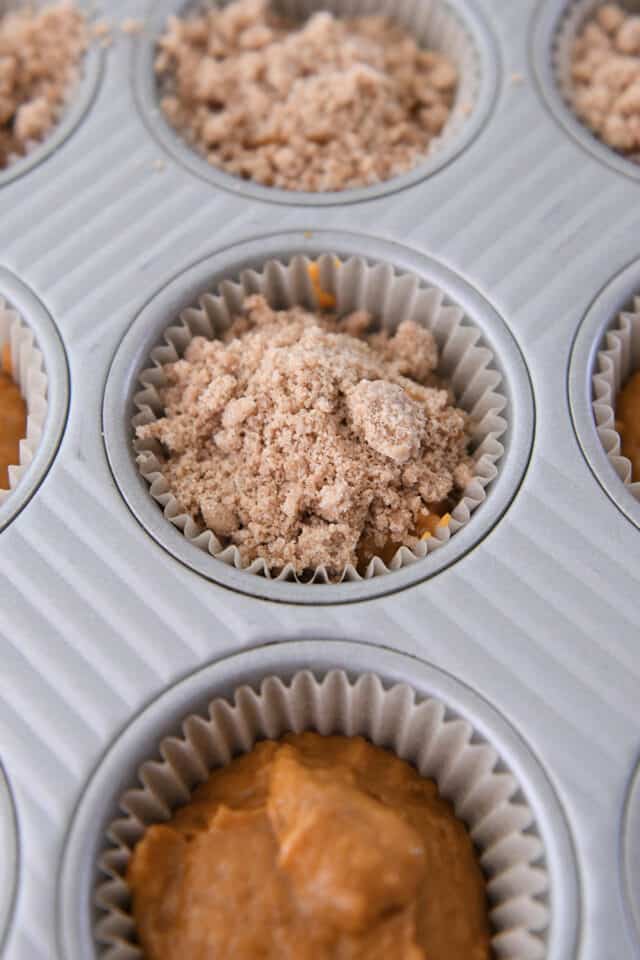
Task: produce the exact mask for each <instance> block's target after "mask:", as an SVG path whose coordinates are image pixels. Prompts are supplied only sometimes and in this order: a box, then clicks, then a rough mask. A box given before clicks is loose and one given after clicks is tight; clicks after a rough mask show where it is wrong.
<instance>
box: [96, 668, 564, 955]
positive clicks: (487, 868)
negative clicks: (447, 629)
mask: <svg viewBox="0 0 640 960" xmlns="http://www.w3.org/2000/svg"><path fill="white" fill-rule="evenodd" d="M309 729H312V730H316V731H317V732H319V733H321V734H330V733H336V734H344V735H346V736H355V735H361V736H364V737H366V738H367V739H368V740H370V741H372V742H373V743H374V744H376V745H378V746H381V747H384V748H386V749H389V750H392V751H393V752H394V753H396V754H397V755H398V756H400V757H401V758H403V759H405V760H407V761H409V762H411V763H413V764H414V766H415V767H416V768H417V770H418V771H419V773H420V774H421V775H422V776H424V777H429V778H433V779H434V780H435V781H436V782H437V784H438V787H439V790H440V792H441V794H442V795H443V796H444V797H446V798H447V799H449V800H450V801H451V802H452V804H453V807H454V810H455V812H456V814H457V816H459V817H460V818H461V819H462V820H464V821H465V823H466V824H467V826H468V828H469V830H470V833H471V837H472V839H473V841H474V843H475V845H476V848H477V850H478V854H479V858H480V863H481V865H482V867H483V870H484V872H485V875H486V877H487V893H488V900H489V908H490V919H491V923H492V927H493V931H494V936H493V941H492V942H493V949H494V951H495V954H496V957H518V960H538V958H540V960H541V958H544V956H545V953H546V949H545V931H546V930H547V927H548V924H549V910H548V905H547V901H546V896H547V892H548V888H549V878H548V873H547V868H546V863H545V857H544V848H543V844H542V841H541V839H540V836H539V833H538V829H537V826H536V823H535V819H534V816H533V813H532V811H531V809H530V807H529V805H528V804H527V802H526V800H525V799H524V797H523V794H522V791H521V788H520V786H519V784H518V781H517V780H516V778H515V777H514V776H513V774H511V773H510V772H509V771H508V770H506V769H505V766H504V764H503V762H502V760H501V758H500V757H499V755H498V753H497V751H496V750H495V749H494V748H493V747H492V746H491V745H490V744H489V743H487V742H486V741H485V740H484V739H483V738H482V737H481V736H480V735H479V733H478V732H477V731H476V730H474V728H473V726H472V724H471V723H469V722H468V721H467V720H464V719H461V718H460V717H458V716H456V715H453V714H452V713H451V712H450V711H449V710H448V709H447V707H446V705H445V704H444V703H443V702H441V701H439V700H437V699H435V698H426V699H422V700H419V699H418V698H417V697H416V694H415V692H414V691H413V690H412V689H411V688H410V687H409V686H407V685H405V684H396V685H394V686H391V687H390V688H385V687H384V686H383V684H382V682H381V681H380V679H379V678H378V677H377V676H375V675H373V674H367V675H364V676H361V677H359V678H358V679H357V680H355V681H353V680H350V679H349V677H348V676H347V674H346V673H344V672H343V671H342V670H334V671H331V672H330V673H328V674H326V675H325V676H324V678H323V679H321V680H318V679H316V677H315V676H314V675H313V674H312V673H311V672H309V671H301V672H298V673H296V674H295V675H294V676H293V678H292V679H291V681H290V682H287V683H285V682H283V681H282V680H281V679H280V678H278V677H275V676H270V677H268V678H267V679H265V680H264V681H263V682H262V684H261V685H260V688H259V690H258V691H257V692H256V691H254V690H253V689H252V688H251V687H248V686H244V687H240V688H239V689H237V690H236V691H235V694H234V696H233V699H232V700H224V699H217V700H214V701H212V702H211V703H210V704H209V708H208V716H207V717H204V716H199V715H191V716H189V717H187V719H186V720H185V721H184V723H183V725H182V736H181V737H171V738H168V739H166V740H164V741H163V742H162V743H161V745H160V755H161V757H162V760H161V761H158V760H151V759H150V760H149V761H148V762H147V763H144V764H143V765H142V766H141V767H140V769H139V772H138V776H139V780H140V783H141V784H142V786H141V787H138V788H136V789H132V790H129V791H127V792H126V793H125V794H124V796H123V797H122V798H121V801H120V807H121V809H122V811H123V813H124V816H123V817H120V818H119V819H117V820H115V821H114V822H112V823H111V824H110V825H109V827H108V830H107V837H108V843H109V847H108V849H107V850H106V852H104V854H103V855H102V857H101V859H100V864H99V866H100V870H101V872H102V873H103V874H104V875H106V878H107V879H105V880H103V881H102V882H100V884H99V886H98V889H97V891H96V903H97V906H98V907H99V909H100V911H101V917H100V919H99V920H98V922H97V925H96V929H95V936H96V939H97V941H98V942H99V943H100V944H102V945H103V946H105V947H106V949H105V951H104V958H105V960H133V958H140V956H141V952H140V949H139V947H138V946H137V945H136V942H135V924H134V921H133V918H132V915H131V898H130V894H129V890H128V887H127V884H126V880H125V876H126V870H127V865H128V862H129V859H130V856H131V852H132V850H133V848H134V846H135V844H136V843H137V842H138V840H140V838H141V837H142V835H143V834H144V832H145V830H146V828H147V827H148V826H150V825H151V824H153V823H158V822H163V821H166V820H168V819H169V817H170V816H171V813H172V811H173V810H174V809H175V808H176V807H177V806H180V805H182V804H184V803H186V802H188V801H189V798H190V796H191V793H192V792H193V790H194V789H195V787H196V786H197V785H198V784H200V783H202V782H203V781H204V780H206V779H207V777H208V775H209V773H210V772H211V771H212V770H214V769H215V768H217V767H219V766H221V765H225V764H227V763H229V762H230V760H231V759H232V757H234V756H236V755H238V754H241V753H247V752H248V751H250V750H251V748H252V747H253V746H254V744H255V743H256V742H257V741H258V740H260V739H265V738H271V739H277V738H279V737H281V736H283V735H284V734H285V733H287V732H300V731H303V730H309Z"/></svg>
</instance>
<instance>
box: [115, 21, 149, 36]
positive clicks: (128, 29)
mask: <svg viewBox="0 0 640 960" xmlns="http://www.w3.org/2000/svg"><path fill="white" fill-rule="evenodd" d="M120 29H121V31H122V33H128V34H129V35H130V36H133V35H135V34H137V33H142V31H143V30H144V24H143V22H142V20H136V19H135V18H134V17H126V18H125V19H124V20H123V21H122V23H121V24H120Z"/></svg>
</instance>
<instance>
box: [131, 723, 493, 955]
mask: <svg viewBox="0 0 640 960" xmlns="http://www.w3.org/2000/svg"><path fill="white" fill-rule="evenodd" d="M127 879H128V883H129V886H130V888H131V891H132V895H133V910H134V916H135V922H136V927H137V931H138V936H139V940H140V942H141V944H142V947H143V950H144V955H145V957H146V960H185V958H188V960H214V958H215V960H256V958H258V957H260V958H267V960H338V958H339V960H389V958H390V957H393V958H394V960H487V958H489V957H490V955H491V948H490V942H489V940H490V935H489V922H488V915H487V903H486V894H485V883H484V879H483V876H482V872H481V870H480V867H479V865H478V862H477V860H476V857H475V854H474V850H473V846H472V843H471V839H470V837H469V835H468V833H467V831H466V829H465V827H464V825H463V824H462V822H461V821H460V820H458V819H457V818H456V817H455V815H454V813H453V811H452V808H451V806H450V804H449V803H448V802H447V801H445V800H443V799H442V798H440V796H439V795H438V790H437V787H436V785H435V783H434V782H433V781H430V780H425V779H423V778H422V777H420V776H419V774H418V773H417V772H416V771H415V770H414V769H413V768H412V767H411V766H409V764H407V763H405V762H404V761H402V760H400V759H398V758H397V757H396V756H394V755H393V754H391V753H389V752H387V751H385V750H382V749H380V748H378V747H374V746H372V745H371V744H369V743H367V742H366V741H365V740H363V739H361V738H359V737H355V738H348V737H321V736H319V735H318V734H314V733H304V734H298V735H289V736H287V737H285V738H284V740H282V741H278V742H274V741H264V742H262V743H260V744H258V745H257V746H256V747H255V748H254V750H253V751H252V752H251V753H249V754H247V755H246V756H243V757H240V758H238V759H236V760H234V761H233V762H232V763H230V764H229V765H228V766H227V767H224V768H221V769H219V770H216V771H214V773H213V774H212V775H211V776H210V777H209V779H208V780H207V782H206V783H204V784H203V785H202V786H200V787H199V788H198V789H197V790H196V791H195V792H194V794H193V796H192V799H191V801H190V802H189V803H188V804H186V805H185V806H184V807H182V808H181V809H180V810H178V811H177V813H175V815H174V816H173V817H172V819H171V820H170V821H169V822H167V823H163V824H157V825H154V826H152V827H150V828H149V829H148V830H147V831H146V833H145V834H144V836H143V838H142V840H141V841H140V842H139V843H138V845H137V846H136V848H135V850H134V853H133V856H132V858H131V861H130V864H129V869H128V874H127Z"/></svg>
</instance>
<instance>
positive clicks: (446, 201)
mask: <svg viewBox="0 0 640 960" xmlns="http://www.w3.org/2000/svg"><path fill="white" fill-rule="evenodd" d="M475 2H476V3H477V5H478V6H479V7H480V8H481V9H482V10H483V11H484V13H485V15H486V17H487V19H488V20H489V21H490V23H491V25H492V28H493V30H494V32H495V34H496V37H497V38H498V40H499V43H500V47H501V51H502V84H501V89H500V93H499V97H498V102H497V104H496V107H495V110H494V112H493V115H492V117H491V119H490V121H489V123H488V125H487V126H486V127H485V129H484V130H483V132H482V133H481V134H480V136H479V138H478V139H477V140H476V141H475V143H474V144H473V145H472V146H471V147H470V148H469V149H468V150H467V151H466V152H465V153H464V154H463V155H462V156H461V157H459V158H458V159H457V160H456V161H455V162H454V163H452V164H451V165H450V166H448V167H447V168H446V169H444V170H442V171H440V172H439V173H438V174H437V175H435V176H433V177H432V178H431V179H429V180H427V181H425V182H424V183H423V184H421V185H418V186H415V187H412V188H410V189H408V190H406V191H404V192H401V193H398V194H395V195H393V196H391V197H389V198H387V199H384V198H383V199H380V200H373V201H370V202H367V203H361V204H357V205H355V206H344V207H336V208H324V209H320V208H317V209H313V210H309V209H306V210H304V209H296V208H295V207H286V206H275V205H271V204H266V203H259V202H255V201H252V202H247V201H245V200H244V199H243V198H242V197H241V196H239V195H233V194H231V193H222V192H218V191H217V190H216V189H215V188H214V187H212V186H211V185H210V184H207V183H204V182H201V181H200V180H198V179H196V178H195V177H194V176H193V175H191V174H190V173H188V172H187V171H185V170H183V169H181V168H180V167H178V166H177V165H176V164H175V162H174V161H173V160H171V159H170V158H168V157H166V156H164V155H163V154H162V153H161V150H160V148H159V147H158V146H157V144H156V143H155V142H154V141H153V140H152V139H151V137H150V136H149V134H148V133H147V131H146V129H145V127H144V124H143V122H142V120H141V119H140V117H139V115H138V114H137V112H136V108H135V104H134V100H133V94H132V91H131V89H130V87H129V85H128V72H129V67H130V58H131V48H132V44H133V43H134V42H135V41H133V40H132V39H131V38H130V37H125V36H119V37H118V38H117V40H116V42H115V43H114V45H113V47H112V48H111V49H110V50H108V51H107V55H106V63H105V74H104V77H103V80H102V84H101V87H100V90H99V93H98V100H97V102H96V104H94V107H93V109H92V110H91V111H90V112H89V114H88V116H87V117H86V119H85V121H84V122H83V123H82V124H81V125H80V127H79V128H78V130H77V131H76V132H75V134H74V135H73V136H72V137H71V139H70V140H69V141H67V142H66V143H65V144H64V145H63V146H62V147H61V149H60V150H59V151H58V152H56V153H55V154H54V155H53V156H51V157H50V158H49V159H48V160H47V161H46V163H44V164H43V165H42V166H40V167H38V168H36V169H34V170H33V171H31V172H30V173H29V174H28V175H26V176H25V177H23V178H21V179H20V180H18V181H16V182H15V183H14V184H12V185H11V186H9V187H7V188H5V189H3V190H2V191H1V192H0V213H1V215H2V223H3V244H2V249H1V251H0V262H1V263H2V265H3V266H5V267H7V268H8V269H10V270H12V271H13V272H14V273H16V274H17V275H18V276H19V277H20V279H21V280H22V281H24V282H25V283H26V284H27V285H28V286H29V287H31V289H32V290H33V291H34V292H35V293H36V295H37V296H38V297H39V298H40V299H41V300H42V302H43V303H44V305H45V307H46V308H47V309H48V311H49V312H50V313H51V315H52V317H53V318H54V320H55V321H56V323H57V324H58V327H59V329H60V332H61V334H62V338H63V341H64V344H65V347H66V350H67V352H68V356H69V366H70V378H71V404H70V412H69V421H68V425H67V429H66V432H65V435H64V438H63V441H62V446H61V449H60V451H59V455H58V457H57V459H56V461H55V463H54V465H53V467H52V469H51V471H50V472H49V474H48V475H47V477H46V479H45V481H44V483H43V485H42V486H41V488H40V489H39V491H38V492H37V494H36V495H35V496H34V498H33V499H32V500H31V502H30V503H29V505H28V506H27V507H26V508H25V510H24V511H23V512H22V513H21V514H20V516H19V517H18V518H17V519H16V520H15V521H14V522H13V523H12V524H11V525H10V526H9V527H7V529H6V530H4V531H3V532H2V534H1V535H0V609H1V610H2V613H3V616H2V618H1V621H0V652H1V655H2V669H1V670H0V758H1V760H2V763H3V765H4V768H5V770H6V773H7V776H8V779H9V781H10V784H11V788H12V791H13V796H14V800H15V805H16V808H17V816H18V823H19V832H20V852H21V864H20V870H21V876H20V889H19V894H18V899H17V903H16V908H15V912H14V917H13V923H12V926H11V930H10V933H9V938H8V941H7V944H6V956H7V957H8V958H9V960H40V958H43V960H52V958H54V957H57V958H58V960H65V958H63V957H62V956H61V955H60V954H59V953H57V947H56V893H57V872H58V868H59V857H60V852H61V849H62V844H63V841H64V837H65V832H66V830H67V828H68V824H69V819H70V817H71V814H72V811H73V809H74V806H75V804H76V803H77V801H78V798H79V796H80V792H81V790H82V788H83V785H84V783H85V782H86V780H87V778H88V777H89V774H90V773H91V771H92V769H93V768H94V766H95V764H96V763H97V762H98V760H99V758H100V756H101V754H102V753H103V751H104V750H105V749H106V747H107V745H108V744H109V743H110V742H111V741H112V740H113V738H114V737H115V736H116V734H117V733H118V732H119V731H120V730H121V729H122V728H123V727H124V726H125V725H126V724H127V722H128V721H129V720H130V719H131V717H132V716H133V715H134V714H135V713H136V712H138V711H139V710H140V708H141V707H142V706H143V705H144V704H145V703H147V702H148V701H149V700H150V699H151V698H153V697H154V696H155V695H157V694H158V693H159V692H160V691H161V690H162V689H164V687H165V686H166V685H167V684H168V683H169V682H170V681H173V680H175V679H177V678H179V677H182V676H184V675H186V674H187V673H189V672H191V671H192V670H194V669H195V668H197V667H199V666H201V665H202V664H203V663H205V662H207V661H210V660H213V659H216V658H218V657H221V656H222V655H223V654H228V653H231V652H233V651H237V650H239V649H242V648H245V647H247V646H250V645H252V644H257V643H263V642H265V641H270V640H277V639H284V638H302V637H305V636H314V637H317V636H323V635H324V636H327V637H340V638H346V639H352V640H369V641H372V642H376V643H382V644H385V645H388V646H393V647H396V648H398V649H399V650H403V651H406V652H409V653H413V654H417V655H418V656H419V657H421V658H423V659H425V660H429V661H431V662H433V663H435V664H437V665H438V666H439V667H441V668H443V669H445V670H448V671H450V672H451V673H453V674H455V675H456V676H457V677H458V678H459V679H461V680H462V681H464V682H466V683H468V684H470V685H471V686H473V687H474V688H475V689H476V690H477V691H478V692H480V693H481V694H482V695H483V696H484V697H486V698H487V699H488V700H489V701H490V702H491V703H493V704H494V705H495V706H497V707H498V709H499V710H500V711H502V712H503V713H504V714H505V715H506V717H507V718H508V719H509V720H510V722H511V723H512V724H513V725H514V726H515V727H516V728H517V729H518V730H519V731H520V732H521V734H522V735H523V736H524V737H525V738H526V740H527V741H528V743H529V745H530V746H531V748H532V749H533V751H534V752H535V753H536V754H537V756H538V757H539V758H540V760H541V762H542V764H543V766H544V768H545V769H546V771H547V772H548V775H549V777H550V779H551V781H552V783H553V785H554V786H555V788H556V790H557V792H558V794H559V797H560V799H561V801H562V803H563V804H564V806H565V810H566V813H567V817H568V819H569V822H570V825H571V829H572V831H573V837H574V842H575V845H576V853H577V860H578V865H579V869H580V878H581V885H582V896H583V904H582V908H583V927H582V937H581V945H580V952H579V958H580V960H630V958H632V957H634V956H636V955H637V954H638V952H639V951H640V947H638V946H637V945H636V946H634V944H633V942H632V940H631V935H630V927H629V925H628V923H627V916H626V913H625V909H624V905H623V896H622V881H621V879H620V871H619V865H618V863H617V860H616V858H617V855H618V850H619V835H620V824H621V818H622V814H623V806H624V797H625V790H626V787H627V784H628V782H629V779H630V777H631V773H632V770H633V767H634V765H635V763H636V762H637V759H638V754H639V752H640V721H639V710H638V707H639V702H640V654H639V652H638V639H639V623H640V615H639V612H638V601H637V596H638V591H639V588H640V563H639V561H638V556H639V549H640V547H639V540H638V531H637V530H636V529H635V528H634V527H633V526H632V525H631V524H630V523H629V522H628V521H627V520H626V519H625V517H624V516H623V515H622V514H621V513H620V512H619V511H618V510H617V509H616V507H615V506H614V505H613V504H612V503H611V501H610V500H609V499H608V498H607V497H606V495H605V494H604V493H603V492H602V490H601V489H600V487H599V486H598V484H597V482H596V481H595V479H594V477H593V475H592V474H591V472H590V469H589V467H588V466H587V464H586V462H585V460H584V458H583V456H582V453H581V451H580V449H579V447H578V444H577V441H576V439H575V436H574V433H573V429H572V425H571V419H570V415H569V409H568V401H567V368H568V362H569V355H570V349H571V343H572V339H573V336H574V334H575V331H576V328H577V325H578V324H579V322H580V319H581V317H582V316H583V314H584V313H585V311H586V308H587V306H588V305H589V303H590V302H591V300H592V299H593V297H594V295H595V293H596V292H597V290H599V289H600V288H601V287H602V286H603V285H604V284H605V283H606V282H607V281H608V279H609V278H610V277H611V276H613V275H614V274H615V273H616V272H617V271H618V270H619V269H620V268H621V267H622V266H624V265H625V264H626V263H628V262H629V261H630V259H632V258H633V257H634V256H636V255H639V256H640V241H639V239H638V238H639V237H640V203H639V202H638V199H639V194H638V190H639V189H640V188H639V186H638V184H637V183H635V182H633V181H632V180H630V179H628V178H626V177H624V176H622V175H621V174H619V173H617V172H616V171H615V170H613V169H612V168H610V167H607V166H604V165H602V164H600V163H599V162H598V161H597V160H596V159H595V158H594V157H593V156H592V155H590V154H588V153H586V152H585V151H584V150H583V149H582V148H581V147H580V146H579V145H578V144H577V143H575V142H574V141H573V140H571V139H570V138H569V137H568V136H567V135H566V133H565V132H564V131H563V130H561V129H560V127H559V126H558V125H557V124H556V122H555V120H554V119H553V118H552V116H551V115H550V113H549V112H548V111H547V108H546V106H545V105H544V103H543V101H542V100H541V98H540V97H539V95H538V93H537V91H536V88H535V82H534V79H533V73H532V71H531V68H530V64H529V41H530V24H531V17H532V15H533V8H534V6H535V4H534V2H533V0H518V2H517V3H512V4H508V3H505V2H504V0H475ZM108 6H109V10H108V16H109V18H110V19H111V20H113V21H114V22H117V21H119V20H120V19H122V18H123V17H124V16H136V15H139V14H140V13H141V11H142V7H143V5H142V4H138V3H136V2H135V0H130V2H125V0H119V2H117V0H109V5H108ZM512 74H521V75H522V76H523V82H516V80H517V79H518V78H513V77H512ZM157 160H162V161H163V162H164V168H163V169H162V170H158V169H156V166H155V164H154V162H155V161H157ZM296 228H303V229H314V228H325V229H329V228H330V229H332V230H339V229H345V230H357V232H360V233H367V232H369V233H371V234H373V235H376V236H379V237H382V238H386V239H389V240H399V241H401V242H402V243H403V244H405V245H407V246H410V247H414V248H415V249H416V250H419V251H422V252H425V253H428V254H429V255H431V256H433V257H434V258H436V259H438V260H440V261H442V262H443V263H444V264H445V265H447V266H448V267H450V268H451V269H453V270H455V271H457V272H458V273H460V274H461V275H462V276H463V277H464V278H465V279H466V280H467V281H468V282H469V283H471V284H472V285H474V286H476V287H477V288H478V290H479V291H480V292H481V293H482V294H483V295H484V296H485V297H486V298H487V299H488V300H489V301H490V302H491V303H492V304H493V305H494V306H495V307H496V309H497V310H498V311H499V312H500V313H501V314H502V316H503V317H504V319H505V321H506V322H507V324H508V325H509V326H510V328H511V329H512V331H513V332H514V335H515V336H516V338H517V340H518V343H519V345H520V347H521V349H522V350H523V353H524V356H525V359H526V361H527V364H528V366H529V370H530V374H531V378H532V382H533V387H534V391H535V395H536V405H537V430H536V438H535V444H534V450H533V458H532V461H531V465H530V467H529V470H528V472H527V475H526V477H525V480H524V484H523V487H522V489H521V491H520V493H519V495H518V496H517V497H516V499H515V501H514V503H513V505H512V507H511V508H510V510H509V512H508V514H507V515H506V517H505V518H504V519H503V520H502V521H501V522H500V523H499V524H498V525H497V527H496V528H495V529H494V530H493V532H492V533H491V534H490V535H489V536H488V538H487V539H486V540H485V541H484V542H483V544H481V545H480V546H479V547H477V548H476V549H475V550H474V551H472V552H471V553H470V554H469V555H468V556H466V557H465V558H464V559H463V560H461V561H460V562H459V563H457V564H456V565H455V566H454V567H452V568H451V569H449V570H447V571H445V572H443V573H441V574H439V575H438V576H437V577H435V578H434V579H433V580H431V581H429V582H427V583H424V584H422V585H421V586H418V587H414V588H412V589H410V590H407V591H405V592H403V593H400V594H396V595H393V596H390V597H387V598H383V599H380V600H376V601H372V602H370V603H367V604H366V605H354V606H349V607H337V608H331V607H329V608H327V607H325V608H322V609H318V608H307V609H305V608H300V607H289V606H284V605H276V604H269V603H266V602H261V601H258V600H251V599H248V598H245V597H241V596H239V595H236V594H234V593H232V592H229V591H225V590H224V589H222V588H220V587H217V586H215V585H214V584H212V583H210V582H207V581H205V580H203V579H201V578H200V577H198V576H197V575H196V574H194V573H192V572H191V571H189V570H187V569H186V568H184V567H182V566H181V565H179V564H178V563H177V562H176V561H175V560H173V559H172V558H171V557H169V556H168V555H167V554H166V553H164V552H163V551H162V549H161V548H160V547H158V546H157V545H156V544H155V543H153V542H152V541H151V539H150V538H149V537H148V536H147V534H146V533H145V532H144V531H143V530H142V528H141V527H140V526H139V525H138V524H137V523H136V521H135V520H134V519H133V517H132V516H131V514H130V513H129V510H128V509H127V507H126V506H125V504H124V502H123V500H122V498H121V496H120V494H119V492H118V491H117V489H116V488H115V486H114V483H113V480H112V478H111V475H110V472H109V469H108V466H107V462H106V458H105V453H104V448H103V444H102V438H101V436H100V427H99V424H100V410H101V402H102V393H103V389H104V382H105V378H106V373H107V369H108V365H109V361H110V359H111V357H112V355H113V352H114V350H115V348H116V345H117V343H118V342H119V340H120V338H121V337H122V334H123V333H124V331H125V329H126V328H127V326H128V324H129V323H130V321H131V319H132V317H133V316H134V315H135V313H136V312H137V311H138V310H139V309H140V307H141V306H142V305H143V304H144V303H145V302H146V301H147V300H148V299H149V297H150V296H151V295H152V294H153V293H154V292H155V291H156V290H157V289H158V287H160V286H161V285H162V284H163V283H164V282H165V281H166V280H167V279H168V278H169V277H171V276H173V275H175V273H176V272H177V271H178V270H180V269H181V268H182V267H184V266H186V265H188V264H190V263H192V262H193V261H195V260H196V259H198V258H199V257H202V256H204V255H205V254H207V253H210V252H212V251H213V250H215V249H216V248H217V247H222V246H226V245H228V244H231V243H233V242H235V241H240V240H243V239H250V238H252V237H254V236H256V235H260V234H265V233H269V232H273V231H286V230H291V229H296ZM363 252H364V253H366V251H363ZM366 666H367V665H366V663H363V668H366ZM634 951H635V952H634ZM567 960H571V958H567Z"/></svg>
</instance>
